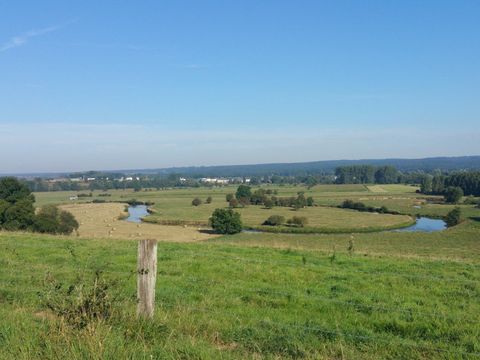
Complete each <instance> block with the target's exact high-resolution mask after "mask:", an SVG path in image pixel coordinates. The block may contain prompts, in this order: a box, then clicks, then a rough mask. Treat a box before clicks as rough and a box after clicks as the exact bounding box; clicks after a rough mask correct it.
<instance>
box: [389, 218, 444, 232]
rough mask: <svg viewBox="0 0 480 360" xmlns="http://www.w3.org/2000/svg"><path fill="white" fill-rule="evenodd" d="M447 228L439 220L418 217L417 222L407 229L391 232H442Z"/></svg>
mask: <svg viewBox="0 0 480 360" xmlns="http://www.w3.org/2000/svg"><path fill="white" fill-rule="evenodd" d="M446 228H447V224H446V223H445V221H443V220H441V219H432V218H428V217H419V218H418V219H417V222H416V223H415V224H414V225H412V226H409V227H406V228H403V229H396V230H393V231H419V232H433V231H442V230H445V229H446Z"/></svg>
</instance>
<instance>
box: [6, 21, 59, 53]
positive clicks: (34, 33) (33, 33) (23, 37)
mask: <svg viewBox="0 0 480 360" xmlns="http://www.w3.org/2000/svg"><path fill="white" fill-rule="evenodd" d="M64 26H65V24H62V25H54V26H49V27H46V28H42V29H35V30H30V31H27V32H26V33H23V34H20V35H16V36H14V37H12V38H11V39H10V40H8V41H7V42H5V43H4V44H3V45H1V46H0V52H4V51H7V50H10V49H13V48H17V47H19V46H23V45H25V44H26V43H28V41H29V40H30V39H32V38H35V37H38V36H42V35H45V34H48V33H51V32H54V31H57V30H59V29H61V28H62V27H64Z"/></svg>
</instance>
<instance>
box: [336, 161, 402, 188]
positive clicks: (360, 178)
mask: <svg viewBox="0 0 480 360" xmlns="http://www.w3.org/2000/svg"><path fill="white" fill-rule="evenodd" d="M400 175H401V174H400V173H399V172H398V171H397V169H396V168H394V167H393V166H373V165H352V166H340V167H337V168H336V169H335V176H336V179H335V182H336V183H337V184H394V183H398V182H399V181H400V179H401V177H400Z"/></svg>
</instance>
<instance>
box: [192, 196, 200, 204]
mask: <svg viewBox="0 0 480 360" xmlns="http://www.w3.org/2000/svg"><path fill="white" fill-rule="evenodd" d="M192 205H193V206H199V205H202V199H200V198H198V197H196V198H195V199H193V200H192Z"/></svg>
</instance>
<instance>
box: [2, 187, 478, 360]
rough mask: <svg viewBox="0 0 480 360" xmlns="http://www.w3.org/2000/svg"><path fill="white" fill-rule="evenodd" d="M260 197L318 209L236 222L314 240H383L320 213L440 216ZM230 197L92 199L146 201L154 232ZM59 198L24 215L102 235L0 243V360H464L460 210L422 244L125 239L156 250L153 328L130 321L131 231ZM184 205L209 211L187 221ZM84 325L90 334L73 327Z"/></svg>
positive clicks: (425, 202) (471, 309) (383, 190)
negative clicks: (278, 225) (301, 227)
mask: <svg viewBox="0 0 480 360" xmlns="http://www.w3.org/2000/svg"><path fill="white" fill-rule="evenodd" d="M271 188H272V189H273V188H275V189H277V190H278V192H279V194H278V196H293V195H295V194H296V193H297V192H298V191H300V190H301V191H305V192H306V195H307V196H313V197H314V199H315V201H316V202H317V204H319V205H321V206H317V207H314V208H310V209H302V210H300V211H291V210H289V209H283V208H273V209H272V210H266V209H262V208H260V207H254V206H249V207H247V208H245V209H239V211H241V212H242V217H243V218H244V220H245V221H247V222H248V223H258V221H262V220H264V219H265V218H267V217H268V216H269V214H270V213H275V214H276V213H280V214H281V211H286V212H288V213H291V214H292V215H290V216H293V215H297V214H302V213H305V214H307V215H306V216H307V217H308V218H309V220H310V222H311V223H312V222H315V221H318V226H323V225H324V226H331V227H339V228H342V227H343V228H347V227H348V226H350V227H352V226H351V224H355V226H356V227H358V228H361V227H362V226H374V227H382V226H383V227H384V226H385V221H386V219H387V218H385V217H383V215H375V214H369V213H368V214H364V213H358V212H354V211H351V210H342V209H337V208H333V207H330V206H335V205H338V204H340V203H341V202H342V201H343V200H345V199H352V200H355V201H363V202H365V203H369V204H370V203H371V204H375V206H382V205H386V206H387V207H389V208H391V209H392V210H394V209H398V210H399V211H400V210H402V211H401V212H402V213H404V214H410V215H415V214H416V213H418V211H422V212H424V213H425V214H427V215H431V216H440V215H442V214H445V213H446V212H448V211H449V210H451V209H452V208H453V207H454V206H453V205H445V204H439V203H438V201H437V200H438V199H436V198H435V197H425V196H423V195H420V194H416V193H415V187H411V186H399V185H381V186H378V185H376V186H363V185H346V186H340V185H321V186H316V187H314V188H312V189H306V188H301V187H293V186H290V187H286V186H285V187H280V186H279V187H271ZM234 191H235V188H233V187H226V188H213V189H206V188H199V189H170V190H160V191H142V192H137V193H133V192H128V191H127V192H124V191H109V193H111V194H112V196H110V197H106V198H105V197H103V199H106V200H114V201H121V200H128V199H132V198H136V199H138V200H142V201H153V202H155V205H154V210H155V211H156V212H155V213H154V214H153V215H152V217H154V218H155V217H157V218H160V219H162V218H164V219H177V220H198V221H203V220H206V219H208V216H209V215H210V214H211V212H212V211H213V209H214V208H216V207H224V206H225V205H226V202H225V195H226V194H227V193H229V192H234ZM70 194H71V193H67V192H62V193H41V194H35V195H36V198H37V205H42V204H47V203H55V204H60V203H64V204H69V205H68V206H70V207H73V209H76V210H75V211H80V212H78V213H77V216H79V217H82V216H83V221H82V222H84V224H83V225H84V226H85V225H86V224H85V222H86V221H87V219H88V221H89V225H88V226H92V229H93V230H92V231H94V230H95V229H97V227H98V229H101V231H102V232H103V233H104V235H101V234H99V235H98V236H94V233H89V232H87V231H86V228H83V230H82V226H81V227H80V234H79V236H67V237H62V236H50V235H38V234H29V233H9V232H0V249H1V251H0V319H1V321H0V359H12V358H15V359H45V358H48V359H57V358H58V359H60V358H62V359H64V358H68V359H119V358H121V359H125V358H127V359H281V358H289V359H300V358H304V359H478V358H480V327H479V326H478V323H479V322H480V300H479V299H480V221H479V219H480V209H475V208H474V207H473V206H470V205H462V210H464V211H463V218H464V221H463V222H462V223H461V224H460V225H457V226H455V227H453V228H450V229H448V230H445V231H442V232H435V233H408V232H372V233H359V232H353V233H344V234H267V233H240V234H236V235H232V236H218V237H206V238H199V239H197V241H196V242H184V241H182V240H181V238H177V235H176V234H177V232H178V231H180V229H186V230H189V231H192V233H191V234H192V235H191V236H194V232H195V228H192V229H189V228H188V227H187V228H185V227H179V226H165V225H156V224H141V225H140V226H141V227H143V226H147V225H148V226H151V227H158V229H159V230H158V231H161V232H165V234H167V235H168V234H170V235H171V239H169V238H168V236H167V237H166V238H161V239H160V240H163V241H162V242H160V243H159V245H158V275H157V286H156V301H157V307H156V312H155V316H154V318H153V320H152V321H142V320H137V319H136V316H135V308H136V261H137V259H136V255H137V249H136V247H137V242H136V241H134V240H135V239H137V238H138V237H132V238H131V239H130V238H128V237H123V236H120V233H121V232H123V231H131V229H130V228H128V229H125V230H122V229H123V228H120V226H123V223H122V225H119V223H120V221H121V220H118V221H117V222H116V223H115V224H110V225H111V226H110V227H109V226H108V225H109V223H108V221H109V218H110V217H111V218H112V222H113V218H114V216H115V215H112V214H113V213H111V212H108V211H110V210H108V211H107V209H110V208H112V206H114V207H115V209H117V207H118V208H119V209H120V207H121V206H122V205H121V204H87V205H78V206H87V207H82V208H79V207H76V206H77V205H74V204H71V203H72V202H70V201H69V199H68V196H69V195H70ZM97 194H98V193H97V192H95V193H94V195H95V196H94V197H93V199H94V198H96V196H97ZM196 196H198V197H201V198H202V199H206V198H207V197H208V196H212V198H213V202H212V204H203V205H201V206H199V207H193V206H192V205H191V200H192V199H193V198H194V197H196ZM86 200H89V201H91V200H92V198H86ZM80 202H81V201H80ZM416 206H420V208H418V207H416ZM79 209H81V210H79ZM100 209H103V210H100ZM304 210H305V211H304ZM85 211H86V212H85ZM103 211H105V212H103ZM115 211H117V210H115ZM364 215H368V216H370V217H371V218H370V217H366V216H364ZM302 216H304V215H303V214H302ZM391 216H393V215H391ZM95 221H96V222H95ZM369 221H371V222H369ZM345 223H347V225H346V224H345ZM367 224H368V225H367ZM132 225H133V226H135V227H136V224H132ZM96 226H97V227H96ZM112 227H118V229H116V230H115V231H113V232H112V233H111V234H110V233H109V231H110V230H109V229H110V228H112ZM169 229H170V230H169ZM84 230H85V231H84ZM134 231H137V230H134ZM152 231H154V230H152ZM186 234H187V235H185V234H184V235H182V236H186V237H188V236H190V235H189V234H190V233H186ZM110 235H111V236H110ZM152 236H153V235H152ZM169 240H170V241H169ZM79 304H81V305H82V306H80V309H81V311H78V309H79ZM87 305H88V306H87ZM87 310H88V311H93V314H96V315H98V316H99V318H96V317H95V316H94V317H93V318H89V317H85V313H89V312H88V311H87ZM102 314H103V316H100V315H102Z"/></svg>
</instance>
